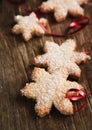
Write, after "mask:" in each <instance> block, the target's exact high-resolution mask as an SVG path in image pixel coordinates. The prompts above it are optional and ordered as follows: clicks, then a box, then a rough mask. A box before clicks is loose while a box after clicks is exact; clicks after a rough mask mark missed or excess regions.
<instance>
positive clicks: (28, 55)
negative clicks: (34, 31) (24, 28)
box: [0, 0, 92, 130]
mask: <svg viewBox="0 0 92 130" xmlns="http://www.w3.org/2000/svg"><path fill="white" fill-rule="evenodd" d="M42 1H43V0H27V2H26V3H27V6H28V7H29V8H30V9H37V8H38V6H39V5H40V4H41V2H42ZM84 8H85V14H86V16H88V17H89V18H90V20H92V1H91V0H90V2H89V3H88V5H86V6H84ZM19 13H20V12H19V8H18V5H15V4H11V3H9V2H8V0H0V130H91V129H92V96H91V95H90V96H89V97H88V98H87V105H86V107H85V108H84V109H83V110H82V111H81V112H80V113H75V114H74V115H73V116H64V115H62V114H60V113H59V112H58V111H57V110H56V109H55V108H54V107H53V108H52V111H51V113H50V115H47V116H45V117H43V118H39V117H37V115H36V113H35V111H34V105H35V101H33V100H29V99H26V98H25V97H22V96H21V95H20V89H21V88H22V87H23V86H24V85H25V84H26V82H30V81H31V72H32V70H33V65H32V60H33V58H34V56H35V55H38V54H41V53H42V47H43V44H44V42H45V41H46V40H50V41H55V42H57V43H58V44H61V43H62V42H63V41H64V40H65V38H56V37H52V36H47V35H45V36H43V37H41V38H37V37H34V38H33V39H32V40H30V41H29V42H28V43H25V42H24V40H23V38H22V37H21V36H15V35H13V34H12V33H11V28H12V26H13V25H14V20H13V19H14V16H15V15H17V14H19ZM44 17H46V18H48V20H49V25H48V29H49V30H51V31H53V32H56V33H59V34H62V33H63V32H64V30H65V28H66V26H67V25H69V23H70V22H71V21H72V20H73V18H72V17H70V16H69V17H68V18H67V20H65V21H64V22H62V23H56V22H55V20H54V18H53V15H52V14H45V15H44ZM68 38H73V39H75V40H76V41H77V45H78V48H77V50H79V51H84V50H88V49H89V48H90V47H91V46H92V26H88V27H86V28H85V29H84V30H82V31H80V32H78V33H76V34H74V35H72V36H71V37H68ZM89 42H91V43H89ZM91 56H92V54H91ZM80 67H81V69H82V76H81V78H80V80H79V81H78V82H79V83H80V84H82V85H83V86H84V88H85V91H86V92H89V91H92V60H91V61H89V62H87V63H86V64H85V65H81V66H80ZM81 104H82V102H76V103H75V108H76V109H78V107H79V106H80V105H81Z"/></svg>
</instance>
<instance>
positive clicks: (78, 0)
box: [77, 0, 88, 5]
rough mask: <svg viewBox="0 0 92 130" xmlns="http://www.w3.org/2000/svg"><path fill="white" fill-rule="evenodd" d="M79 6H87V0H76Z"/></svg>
mask: <svg viewBox="0 0 92 130" xmlns="http://www.w3.org/2000/svg"><path fill="white" fill-rule="evenodd" d="M77 2H78V3H79V4H80V5H83V4H87V3H88V0H77Z"/></svg>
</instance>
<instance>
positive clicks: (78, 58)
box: [21, 39, 90, 117]
mask: <svg viewBox="0 0 92 130" xmlns="http://www.w3.org/2000/svg"><path fill="white" fill-rule="evenodd" d="M75 48H76V43H75V41H74V40H72V39H69V40H66V41H65V42H64V43H62V45H60V46H59V45H58V44H56V43H54V42H49V41H46V43H45V45H44V50H43V51H44V54H43V55H39V56H37V57H35V58H34V65H35V66H36V68H34V70H33V72H32V80H33V81H34V82H31V83H29V84H28V83H27V84H26V86H25V87H24V88H23V89H22V90H21V93H22V95H24V96H26V97H27V98H33V99H36V102H37V103H36V105H35V110H36V112H37V114H38V116H40V117H43V116H45V115H46V114H48V113H49V112H50V110H51V107H52V105H54V106H55V107H56V108H57V109H58V110H59V111H60V112H61V113H62V114H66V115H71V114H73V113H74V111H73V105H72V103H71V101H70V100H69V99H68V98H67V97H66V94H67V92H68V91H69V90H70V89H83V87H82V86H81V85H80V84H78V83H77V82H71V81H68V80H67V78H68V76H69V75H70V76H72V77H76V78H79V77H80V74H81V70H80V68H79V66H78V65H79V64H80V63H81V62H86V61H87V60H89V59H90V56H88V55H86V54H85V53H83V52H77V51H75ZM37 67H44V68H37ZM45 68H47V71H46V70H45Z"/></svg>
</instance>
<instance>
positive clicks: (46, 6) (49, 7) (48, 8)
mask: <svg viewBox="0 0 92 130" xmlns="http://www.w3.org/2000/svg"><path fill="white" fill-rule="evenodd" d="M40 9H41V11H42V12H52V11H53V10H54V3H53V0H48V1H47V2H43V3H42V5H41V6H40Z"/></svg>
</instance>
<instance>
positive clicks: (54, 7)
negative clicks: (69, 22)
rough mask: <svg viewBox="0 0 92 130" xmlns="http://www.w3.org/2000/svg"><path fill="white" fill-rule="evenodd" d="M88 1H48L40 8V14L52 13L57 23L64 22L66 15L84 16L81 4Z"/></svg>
mask: <svg viewBox="0 0 92 130" xmlns="http://www.w3.org/2000/svg"><path fill="white" fill-rule="evenodd" d="M87 1H88V0H48V1H47V2H43V3H42V5H41V6H40V9H41V11H42V12H54V17H55V19H56V21H57V22H61V21H63V20H65V18H66V16H67V14H68V13H69V14H71V15H72V16H80V15H84V10H83V8H81V7H80V5H82V4H86V3H87Z"/></svg>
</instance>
